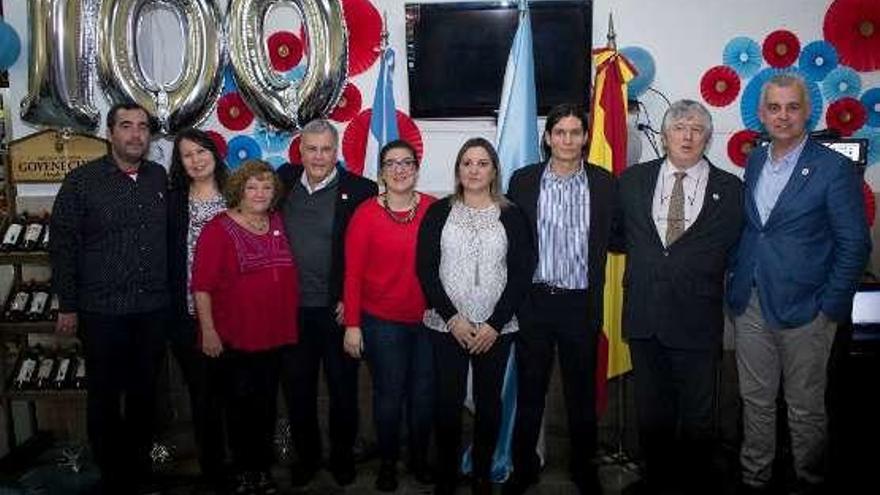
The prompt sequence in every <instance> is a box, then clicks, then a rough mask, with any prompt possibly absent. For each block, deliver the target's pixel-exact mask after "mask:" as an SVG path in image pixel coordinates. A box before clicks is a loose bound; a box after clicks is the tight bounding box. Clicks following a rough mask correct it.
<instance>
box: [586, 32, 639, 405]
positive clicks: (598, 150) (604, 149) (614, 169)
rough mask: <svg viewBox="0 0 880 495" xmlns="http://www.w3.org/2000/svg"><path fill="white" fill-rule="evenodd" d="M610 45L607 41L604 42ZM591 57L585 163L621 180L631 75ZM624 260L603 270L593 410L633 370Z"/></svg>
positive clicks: (600, 55)
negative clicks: (625, 320)
mask: <svg viewBox="0 0 880 495" xmlns="http://www.w3.org/2000/svg"><path fill="white" fill-rule="evenodd" d="M609 41H610V40H609ZM609 45H610V46H608V47H605V48H600V49H597V50H594V51H593V63H594V64H595V65H596V79H595V81H594V82H593V96H592V101H591V102H590V125H589V152H588V157H587V158H588V161H589V162H590V163H593V164H596V165H598V166H600V167H603V168H605V169H606V170H608V171H610V172H611V173H613V174H614V175H615V176H617V175H620V174H621V173H622V172H623V170H624V169H625V168H626V139H627V137H626V136H627V132H626V112H627V108H626V106H627V95H626V90H627V88H626V85H627V82H629V81H630V80H631V79H632V78H633V77H635V76H636V70H635V68H634V67H633V66H632V64H630V62H629V61H628V60H627V59H626V58H625V57H624V56H623V55H621V54H620V53H618V51H617V48H616V47H615V46H614V43H613V41H611V42H610V43H609ZM624 264H625V258H624V255H621V254H613V253H609V254H608V262H607V264H606V267H605V321H604V323H603V325H602V334H601V335H600V337H599V339H600V340H599V352H598V362H597V370H596V410H597V411H598V412H599V413H600V414H601V413H602V412H604V411H605V407H606V406H607V404H608V393H607V387H606V385H607V384H606V382H607V380H608V379H609V378H614V377H616V376H619V375H622V374H623V373H626V372H627V371H629V370H631V369H632V362H631V361H630V356H629V347H628V346H627V345H626V343H624V342H623V337H622V335H621V333H622V332H621V311H622V309H623V269H624Z"/></svg>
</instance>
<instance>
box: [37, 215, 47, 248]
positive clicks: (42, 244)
mask: <svg viewBox="0 0 880 495" xmlns="http://www.w3.org/2000/svg"><path fill="white" fill-rule="evenodd" d="M38 249H39V250H40V251H48V250H49V220H48V219H47V220H46V224H45V225H44V226H43V239H42V240H41V241H40V247H39V248H38Z"/></svg>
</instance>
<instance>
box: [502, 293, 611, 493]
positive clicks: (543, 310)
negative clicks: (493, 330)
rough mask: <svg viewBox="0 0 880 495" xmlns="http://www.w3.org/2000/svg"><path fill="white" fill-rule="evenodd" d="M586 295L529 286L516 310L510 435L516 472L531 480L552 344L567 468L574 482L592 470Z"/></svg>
mask: <svg viewBox="0 0 880 495" xmlns="http://www.w3.org/2000/svg"><path fill="white" fill-rule="evenodd" d="M586 294H587V291H585V290H576V291H565V292H562V293H550V292H548V291H546V290H544V289H542V288H540V287H539V286H533V288H532V290H531V292H530V293H529V295H528V297H527V298H526V301H525V303H524V304H523V307H522V309H521V311H520V314H519V324H520V331H519V332H517V334H516V344H517V346H516V362H517V376H518V378H519V389H518V391H517V411H516V426H515V427H514V437H513V462H514V471H515V472H518V473H519V474H518V475H517V476H522V477H524V478H531V477H534V476H537V474H538V471H539V470H540V461H539V459H538V455H537V453H536V452H535V447H536V445H537V443H538V435H539V433H540V429H541V420H542V418H543V416H544V400H545V396H546V395H547V387H548V385H549V383H550V373H551V371H552V369H553V358H554V355H555V352H554V351H555V349H557V348H558V352H559V368H560V371H561V373H562V386H563V392H564V394H565V409H566V412H567V416H568V435H569V440H570V443H571V451H570V452H569V459H570V464H569V469H570V471H571V474H572V477H573V478H575V479H576V480H577V479H580V478H581V477H583V476H587V475H589V474H591V473H594V472H595V468H594V464H593V457H594V456H595V452H596V383H595V375H596V347H597V343H598V329H595V328H593V329H591V328H590V321H589V320H590V318H589V315H588V314H587V295H586Z"/></svg>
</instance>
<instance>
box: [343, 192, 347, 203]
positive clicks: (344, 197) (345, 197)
mask: <svg viewBox="0 0 880 495" xmlns="http://www.w3.org/2000/svg"><path fill="white" fill-rule="evenodd" d="M347 199H348V194H346V193H342V200H343V201H345V200H347Z"/></svg>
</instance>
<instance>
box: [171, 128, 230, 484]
mask: <svg viewBox="0 0 880 495" xmlns="http://www.w3.org/2000/svg"><path fill="white" fill-rule="evenodd" d="M228 174H229V172H228V169H227V168H226V164H225V163H224V162H223V159H222V158H221V157H220V154H219V153H218V152H217V147H216V145H215V144H214V141H212V140H211V138H210V137H209V136H208V134H207V133H205V132H203V131H200V130H198V129H186V130H184V131H181V132H180V133H179V134H178V135H177V137H176V138H175V139H174V148H173V150H172V152H171V167H170V169H169V182H170V184H169V190H168V203H167V204H168V280H169V285H170V292H171V321H170V325H169V326H168V334H167V336H168V340H169V342H170V344H171V351H172V352H173V354H174V356H175V358H176V359H177V362H178V364H179V365H180V369H181V371H182V373H183V378H184V380H185V381H186V384H187V388H188V389H189V396H190V403H191V412H192V421H193V430H194V433H195V440H196V447H197V449H198V455H199V464H200V466H201V470H202V477H203V481H204V482H205V483H206V484H207V485H209V486H211V487H214V488H219V486H220V485H221V484H222V477H223V463H224V462H225V458H226V442H225V437H224V436H223V424H222V413H221V407H220V394H219V393H218V392H217V390H216V384H214V383H212V382H211V381H210V380H209V377H210V376H211V372H210V370H209V365H210V362H209V361H210V360H208V359H206V358H205V356H204V355H203V354H202V353H201V351H200V350H199V349H198V339H197V334H198V328H197V324H196V318H195V307H194V306H193V300H192V295H191V294H190V291H189V285H190V280H191V276H192V275H191V274H192V263H193V254H194V252H195V246H196V241H197V240H198V238H199V234H200V233H201V231H202V227H204V226H205V224H206V223H207V222H208V221H209V220H211V219H212V218H214V216H215V215H217V213H220V212H222V211H224V210H225V209H226V200H225V199H223V195H222V193H221V191H222V190H223V187H224V185H225V183H226V177H227V176H228Z"/></svg>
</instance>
